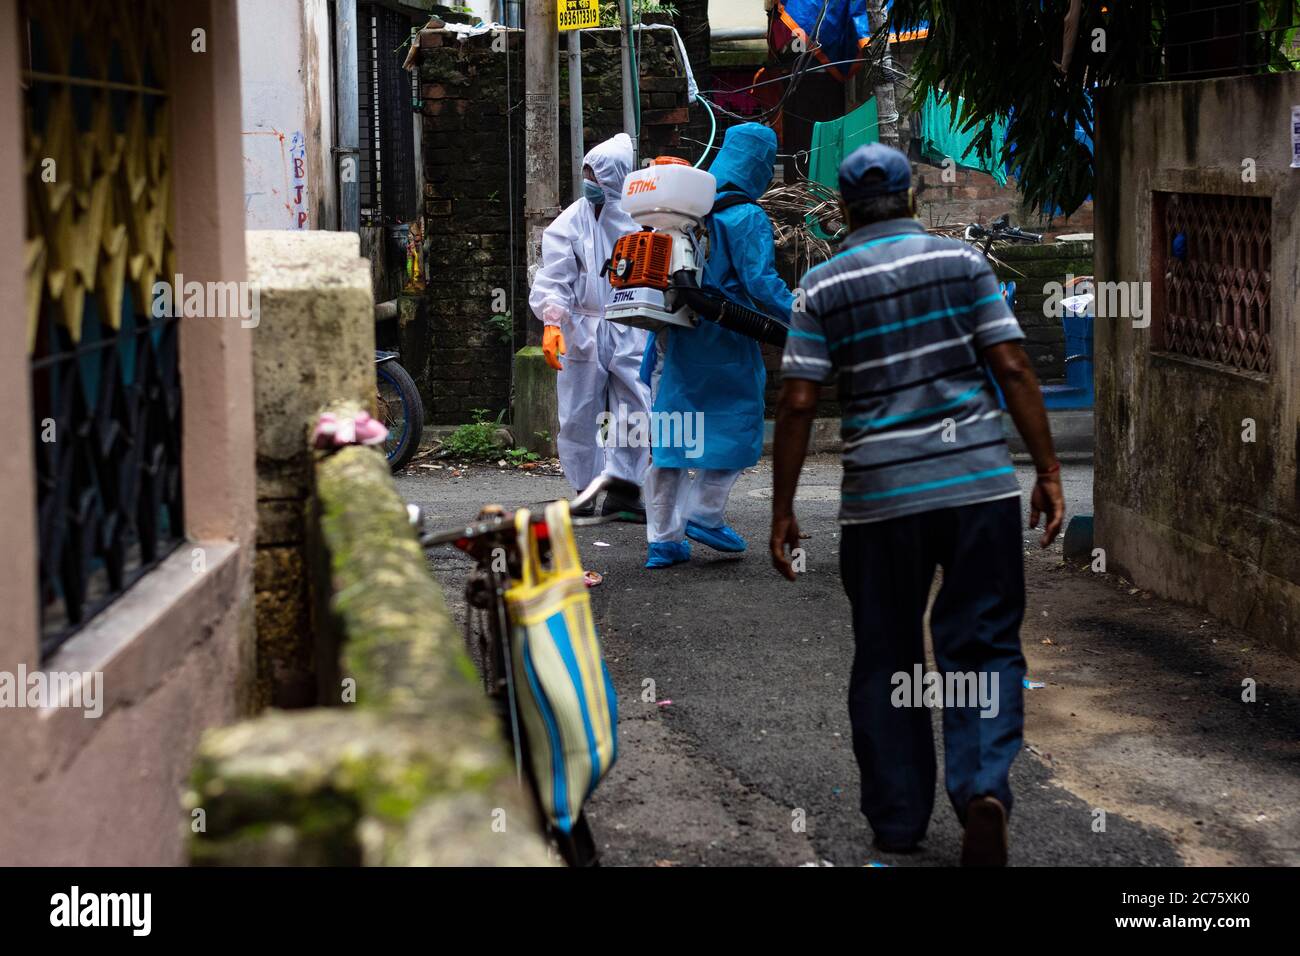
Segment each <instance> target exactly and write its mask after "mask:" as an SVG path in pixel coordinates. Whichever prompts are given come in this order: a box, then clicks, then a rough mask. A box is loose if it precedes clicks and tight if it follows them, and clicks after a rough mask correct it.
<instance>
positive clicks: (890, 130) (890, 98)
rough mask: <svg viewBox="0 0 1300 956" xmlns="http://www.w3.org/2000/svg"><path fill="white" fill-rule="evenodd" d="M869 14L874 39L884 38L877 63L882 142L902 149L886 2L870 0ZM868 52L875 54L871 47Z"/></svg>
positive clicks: (877, 107) (877, 110)
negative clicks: (887, 27) (887, 26)
mask: <svg viewBox="0 0 1300 956" xmlns="http://www.w3.org/2000/svg"><path fill="white" fill-rule="evenodd" d="M867 13H868V17H869V19H870V22H871V35H872V37H873V38H875V37H877V36H883V37H884V40H883V41H882V42H883V43H884V49H883V50H882V51H881V54H880V56H879V57H878V58H874V59H875V61H876V69H877V70H879V72H880V78H879V80H878V81H877V82H876V114H877V115H878V116H879V117H880V120H879V122H880V126H879V132H880V142H882V143H883V144H885V145H886V146H892V147H894V149H901V148H902V147H901V146H899V138H898V100H897V99H896V98H895V96H894V57H893V55H892V54H891V53H890V51H889V32H888V30H886V29H884V27H885V25H886V23H887V21H888V16H889V14H888V12H887V11H886V9H885V0H868V3H867ZM867 50H868V52H874V50H873V49H872V47H871V46H868V47H867Z"/></svg>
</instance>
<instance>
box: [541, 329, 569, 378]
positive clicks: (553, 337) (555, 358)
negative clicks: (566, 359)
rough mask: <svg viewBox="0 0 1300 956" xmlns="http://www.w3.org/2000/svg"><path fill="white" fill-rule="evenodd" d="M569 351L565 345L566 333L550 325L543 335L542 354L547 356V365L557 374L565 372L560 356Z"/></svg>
mask: <svg viewBox="0 0 1300 956" xmlns="http://www.w3.org/2000/svg"><path fill="white" fill-rule="evenodd" d="M567 351H568V349H567V348H566V347H565V345H564V333H563V332H561V331H560V327H559V326H558V325H548V326H547V327H546V330H545V331H544V332H543V333H542V354H543V355H545V356H546V364H547V365H549V366H550V367H551V368H553V369H555V370H556V371H557V372H563V371H564V366H563V365H561V364H560V356H561V355H563V354H564V353H565V352H567Z"/></svg>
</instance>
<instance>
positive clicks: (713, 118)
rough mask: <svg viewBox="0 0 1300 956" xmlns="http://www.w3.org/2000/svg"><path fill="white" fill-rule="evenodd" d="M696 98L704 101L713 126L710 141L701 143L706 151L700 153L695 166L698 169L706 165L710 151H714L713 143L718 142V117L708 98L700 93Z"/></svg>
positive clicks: (692, 141)
mask: <svg viewBox="0 0 1300 956" xmlns="http://www.w3.org/2000/svg"><path fill="white" fill-rule="evenodd" d="M696 99H698V100H699V101H700V103H702V104H703V105H704V108H705V110H707V111H708V114H709V123H710V124H711V128H710V129H709V141H708V142H707V143H701V145H702V146H703V147H704V152H702V153H701V154H700V158H699V159H698V160H696V161H695V168H696V169H699V168H700V167H701V166H703V165H704V161H705V160H706V159H708V158H709V153H710V152H711V151H712V149H713V144H714V143H715V142H717V139H718V117H717V116H716V115H715V114H714V112H713V107H712V106H710V105H709V101H708V100H706V99H705V98H704V97H702V96H698V95H697V96H696ZM682 138H683V139H685V140H686V141H687V142H688V143H698V142H699V140H693V139H689V138H687V137H682Z"/></svg>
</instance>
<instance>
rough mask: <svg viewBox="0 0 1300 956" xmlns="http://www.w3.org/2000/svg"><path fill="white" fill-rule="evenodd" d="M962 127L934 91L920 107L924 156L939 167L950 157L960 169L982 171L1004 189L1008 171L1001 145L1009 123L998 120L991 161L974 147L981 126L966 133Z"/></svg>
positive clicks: (959, 109)
mask: <svg viewBox="0 0 1300 956" xmlns="http://www.w3.org/2000/svg"><path fill="white" fill-rule="evenodd" d="M957 104H958V105H957V115H958V116H960V115H961V100H960V99H958V101H957ZM959 126H960V120H958V121H957V123H956V124H954V122H953V119H952V107H951V104H949V103H946V102H945V103H940V102H939V100H938V99H937V98H936V97H935V95H934V92H933V91H931V93H930V95H929V96H927V97H926V100H925V106H923V107H922V108H921V154H922V155H923V156H925V158H926V159H927V160H929V161H930V162H933V163H939V164H942V163H943V161H944V159H945V158H947V157H949V156H951V157H952V160H953V162H954V163H956V164H957V165H958V166H965V167H966V168H968V169H979V170H982V171H984V172H986V173H988V174H989V175H990V176H992V177H993V178H994V179H996V180H997V181H998V185H999V186H1005V185H1006V184H1007V170H1006V167H1005V166H1004V165H1003V164H1002V160H1001V158H1000V157H1001V156H1002V144H1003V143H1004V142H1006V138H1007V121H1006V120H1004V119H1003V120H999V121H998V122H997V123H995V124H994V126H993V146H992V155H991V156H990V157H989V159H988V160H984V159H982V158H981V157H980V155H979V151H978V150H976V149H975V148H974V145H973V144H974V142H975V132H976V129H978V127H976V128H973V129H971V131H970V132H968V133H963V132H962V131H961V129H960V128H959Z"/></svg>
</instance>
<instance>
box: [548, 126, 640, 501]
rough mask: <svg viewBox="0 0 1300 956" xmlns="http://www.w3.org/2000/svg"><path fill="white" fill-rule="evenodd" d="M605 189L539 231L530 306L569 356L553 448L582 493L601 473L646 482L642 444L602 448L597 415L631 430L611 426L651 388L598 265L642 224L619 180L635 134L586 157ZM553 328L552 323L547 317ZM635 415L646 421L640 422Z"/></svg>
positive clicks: (613, 430) (559, 385) (564, 360)
mask: <svg viewBox="0 0 1300 956" xmlns="http://www.w3.org/2000/svg"><path fill="white" fill-rule="evenodd" d="M583 164H584V165H586V166H590V167H591V169H592V172H594V173H595V175H596V181H597V182H598V183H599V184H600V187H601V191H602V192H603V193H604V194H605V202H604V204H603V205H602V206H601V207H600V217H599V218H597V216H596V207H595V206H593V205H592V203H591V202H590V201H589V200H587V199H586V198H579V199H577V200H576V201H575V202H574V203H572V204H571V205H570V206H569V207H568V208H567V209H565V210H564V212H562V213H560V215H559V216H558V217H557V218H556V220H555V221H554V222H553V223H551V225H550V226H549V227H548V228H547V229H546V231H545V232H544V233H543V234H542V261H541V265H540V266H539V267H538V270H537V273H536V275H535V276H534V277H533V282H532V289H531V291H530V292H529V295H528V305H529V307H530V308H531V309H532V311H533V314H534V315H535V316H537V318H538V319H541V320H543V321H547V319H546V318H545V314H546V312H547V310H548V307H557V308H552V309H551V310H550V311H551V315H552V316H554V315H556V313H557V311H558V314H559V316H560V322H559V325H560V330H561V332H563V334H564V342H565V346H566V348H567V352H566V353H565V354H564V355H563V356H561V357H560V362H561V364H562V365H563V366H564V369H563V371H561V372H559V373H558V375H559V378H558V379H557V380H556V391H557V392H558V397H559V413H560V434H559V437H558V439H557V441H556V444H557V446H558V448H559V452H560V464H561V465H562V466H563V467H564V475H565V477H566V478H568V480H569V483H570V484H571V485H573V488H574V490H575V491H581V490H582V489H583V488H586V487H587V485H589V484H591V482H592V481H594V480H595V479H596V478H597V477H599V476H600V475H601V474H602V473H603V472H606V471H607V472H608V473H609V474H611V475H613V476H614V477H616V478H622V479H625V480H627V481H631V482H634V483H635V484H637V485H638V486H639V485H641V484H642V482H643V481H644V479H645V473H646V469H647V468H648V467H649V463H650V449H649V447H648V446H647V447H635V448H624V447H615V446H614V445H613V444H612V443H611V444H610V446H609V447H602V446H601V438H600V426H601V415H602V414H603V413H605V412H606V411H608V412H609V413H611V415H612V416H613V419H612V421H610V423H609V432H608V434H609V435H610V436H612V437H613V436H618V435H620V434H621V435H629V434H636V433H637V432H636V430H634V429H633V428H631V427H628V428H623V429H620V428H618V422H619V420H620V419H621V418H623V417H625V416H626V415H627V414H630V413H632V412H640V413H642V415H645V416H648V414H649V411H650V390H649V389H648V388H647V387H646V385H645V384H644V383H643V382H642V381H641V378H640V372H641V357H642V354H643V353H644V352H645V346H646V340H647V338H648V333H646V332H645V330H643V329H634V328H629V327H628V326H624V325H618V324H616V323H613V322H606V321H605V319H604V315H605V302H606V300H607V299H608V298H609V294H610V291H611V289H610V285H609V279H608V277H606V276H602V275H601V274H600V273H601V267H602V266H603V265H604V264H605V263H606V262H608V261H609V257H610V255H611V254H612V253H613V251H614V243H615V242H616V241H617V240H618V239H619V237H621V236H624V235H626V234H627V233H629V232H636V231H637V229H638V228H639V227H638V226H637V224H636V223H635V222H634V221H633V220H632V218H631V217H630V216H629V215H628V214H627V213H626V212H624V211H623V207H622V205H621V198H622V194H623V180H624V179H625V178H626V177H627V174H628V173H629V172H630V171H631V169H632V140H631V139H629V138H628V136H627V134H626V133H619V134H618V135H617V136H614V137H613V138H611V139H608V140H606V141H605V142H603V143H601V144H600V145H599V146H596V147H595V148H594V149H592V150H591V152H589V153H587V155H586V156H585V157H584V158H583ZM551 321H552V324H554V319H553V318H552V320H551ZM642 421H648V417H647V418H643V419H642Z"/></svg>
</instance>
